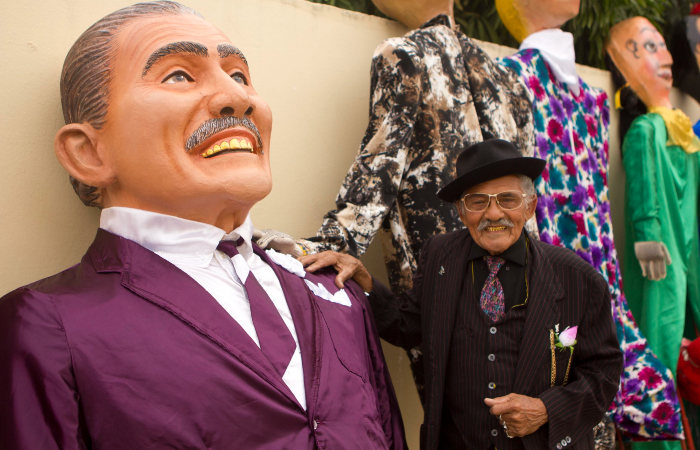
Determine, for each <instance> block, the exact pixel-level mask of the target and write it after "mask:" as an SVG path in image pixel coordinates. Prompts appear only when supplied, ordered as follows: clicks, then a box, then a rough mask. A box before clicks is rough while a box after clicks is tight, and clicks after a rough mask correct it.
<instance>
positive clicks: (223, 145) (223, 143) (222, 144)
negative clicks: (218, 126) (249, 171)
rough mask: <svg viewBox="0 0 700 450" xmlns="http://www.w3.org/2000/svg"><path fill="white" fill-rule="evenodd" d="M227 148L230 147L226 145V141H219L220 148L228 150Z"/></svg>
mask: <svg viewBox="0 0 700 450" xmlns="http://www.w3.org/2000/svg"><path fill="white" fill-rule="evenodd" d="M229 148H231V147H230V146H229V145H228V142H226V141H224V142H222V143H221V150H228V149H229Z"/></svg>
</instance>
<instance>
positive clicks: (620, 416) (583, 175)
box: [496, 0, 679, 438]
mask: <svg viewBox="0 0 700 450" xmlns="http://www.w3.org/2000/svg"><path fill="white" fill-rule="evenodd" d="M496 6H497V9H498V12H499V14H500V16H501V17H502V19H503V21H504V23H505V25H506V27H507V28H508V29H509V31H510V32H511V34H513V36H514V37H515V38H516V39H518V40H519V41H521V42H522V44H521V47H520V51H519V52H518V53H516V54H514V55H513V56H510V57H506V58H503V59H502V60H501V62H502V64H504V65H505V66H507V67H510V68H512V69H514V70H515V71H516V72H517V73H518V74H520V76H521V77H522V81H523V82H524V83H525V85H526V86H527V87H528V90H529V93H530V96H531V100H532V103H533V105H534V110H533V111H534V120H535V135H536V137H535V139H536V150H535V156H537V157H539V158H542V159H545V160H546V161H547V167H546V168H545V170H544V173H543V174H542V177H541V178H540V179H539V180H538V182H537V184H536V188H537V196H538V205H537V211H536V217H537V227H538V230H539V233H540V238H541V240H542V241H544V242H548V243H551V244H554V245H559V246H562V247H566V248H569V249H571V250H573V251H575V252H576V253H577V254H578V255H579V256H581V258H583V259H584V260H585V261H587V262H588V263H590V264H591V265H592V266H593V267H595V268H596V270H598V272H600V273H601V274H602V275H603V277H605V279H606V280H607V281H608V284H609V286H610V293H611V302H612V309H613V318H614V320H615V323H616V326H617V334H618V339H619V341H620V346H621V348H622V350H623V352H624V356H625V371H624V373H623V376H622V380H621V381H622V385H621V390H620V391H619V392H618V395H617V396H616V399H615V402H614V404H613V406H612V407H611V413H612V418H613V420H614V422H615V424H616V425H617V426H618V428H620V429H621V430H623V431H627V432H629V433H630V434H631V435H633V436H638V437H642V438H644V437H659V436H664V437H667V438H668V437H670V438H675V437H677V436H678V435H679V425H678V421H677V419H678V417H679V416H678V408H679V406H678V402H677V400H676V396H675V390H674V385H673V381H672V380H671V373H670V372H669V371H668V370H667V369H666V368H665V367H663V365H662V364H661V363H660V362H659V360H658V359H657V358H656V356H654V354H653V353H652V352H651V351H650V350H649V347H648V346H647V345H646V341H645V338H644V336H642V334H641V333H640V331H639V328H638V327H637V326H636V324H635V323H634V319H633V318H632V316H631V314H630V313H629V309H628V306H627V302H626V300H625V296H624V294H623V293H622V279H621V273H620V269H619V264H618V259H617V252H616V250H615V243H614V239H613V229H612V220H611V215H610V201H609V198H608V180H607V176H608V150H609V147H608V145H609V144H608V139H609V134H608V124H609V120H610V112H609V106H608V98H607V94H606V93H605V92H604V91H602V90H601V89H598V88H595V87H593V86H589V85H588V84H587V83H586V82H584V81H583V80H582V79H581V78H580V77H579V76H578V74H577V73H576V65H575V54H574V43H573V36H572V35H571V34H570V33H565V32H563V31H562V30H560V29H559V27H560V26H561V25H563V24H564V22H565V21H567V20H569V19H571V18H573V17H574V16H576V14H577V13H578V9H579V1H578V0H538V1H525V0H497V1H496ZM669 410H670V411H671V413H670V415H671V416H673V417H675V419H674V420H668V419H666V415H669V413H668V411H669ZM674 413H675V416H674V415H673V414H674ZM654 417H661V418H662V419H663V420H662V421H654V419H653V418H654Z"/></svg>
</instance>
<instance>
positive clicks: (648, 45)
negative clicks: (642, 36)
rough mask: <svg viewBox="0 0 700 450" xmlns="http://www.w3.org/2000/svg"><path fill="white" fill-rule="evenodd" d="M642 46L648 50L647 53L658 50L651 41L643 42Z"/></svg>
mask: <svg viewBox="0 0 700 450" xmlns="http://www.w3.org/2000/svg"><path fill="white" fill-rule="evenodd" d="M644 48H645V49H646V50H647V51H648V52H649V53H656V50H658V47H657V45H656V43H655V42H652V41H646V42H645V43H644Z"/></svg>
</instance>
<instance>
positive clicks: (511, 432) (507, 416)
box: [484, 394, 549, 437]
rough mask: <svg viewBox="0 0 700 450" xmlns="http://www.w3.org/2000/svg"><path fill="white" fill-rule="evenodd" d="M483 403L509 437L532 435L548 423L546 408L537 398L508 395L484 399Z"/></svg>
mask: <svg viewBox="0 0 700 450" xmlns="http://www.w3.org/2000/svg"><path fill="white" fill-rule="evenodd" d="M484 403H486V406H488V407H489V408H490V409H489V412H490V413H491V414H492V415H494V416H498V418H499V420H500V422H501V425H505V426H504V428H506V430H507V435H508V436H510V437H523V436H527V435H528V434H532V433H534V432H535V431H537V430H538V429H539V428H540V427H541V426H542V425H544V424H545V423H547V422H548V421H549V414H547V407H545V406H544V403H543V402H542V400H540V399H539V398H532V397H528V396H526V395H520V394H508V395H506V396H505V397H497V398H486V399H484Z"/></svg>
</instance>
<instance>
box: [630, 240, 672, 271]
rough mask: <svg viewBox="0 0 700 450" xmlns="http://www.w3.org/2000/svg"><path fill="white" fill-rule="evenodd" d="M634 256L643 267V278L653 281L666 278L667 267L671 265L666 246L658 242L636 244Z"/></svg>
mask: <svg viewBox="0 0 700 450" xmlns="http://www.w3.org/2000/svg"><path fill="white" fill-rule="evenodd" d="M634 255H635V256H636V257H637V261H639V265H640V266H642V276H644V277H647V278H648V279H650V280H652V281H658V280H663V279H664V278H666V266H667V265H670V264H671V255H670V254H669V253H668V248H666V244H664V243H663V242H656V241H644V242H635V243H634Z"/></svg>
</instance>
